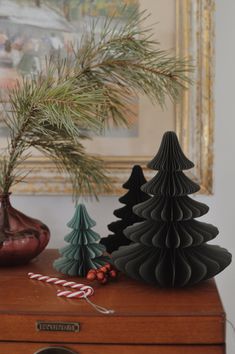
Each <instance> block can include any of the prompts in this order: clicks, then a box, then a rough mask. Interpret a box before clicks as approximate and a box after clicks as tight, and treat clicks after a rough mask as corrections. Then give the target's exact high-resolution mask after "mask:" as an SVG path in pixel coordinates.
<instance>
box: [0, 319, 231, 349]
mask: <svg viewBox="0 0 235 354" xmlns="http://www.w3.org/2000/svg"><path fill="white" fill-rule="evenodd" d="M39 320H40V322H45V323H49V324H50V323H60V322H62V323H63V322H70V323H73V322H78V323H79V327H80V328H79V331H78V332H70V331H68V332H64V331H63V332H61V331H50V330H49V331H47V330H46V331H38V330H37V322H38V321H39ZM223 336H224V319H223V318H222V317H219V316H213V317H207V316H177V317H176V316H172V317H169V316H158V317H149V316H148V317H145V316H142V317H138V316H130V317H127V316H124V317H123V316H120V317H119V316H107V317H104V316H86V317H83V316H71V315H70V316H69V317H65V316H61V315H59V316H55V315H54V316H47V315H27V316H23V315H22V316H21V315H19V314H18V315H17V316H15V315H3V314H2V315H1V321H0V339H1V340H2V341H19V342H30V341H31V342H51V341H53V342H55V343H58V342H59V343H62V342H63V343H91V344H92V343H100V344H105V343H106V344H120V343H123V344H217V345H218V344H223V343H224V340H223Z"/></svg>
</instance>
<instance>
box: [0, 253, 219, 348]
mask: <svg viewBox="0 0 235 354" xmlns="http://www.w3.org/2000/svg"><path fill="white" fill-rule="evenodd" d="M56 257H58V254H57V251H55V250H46V251H44V253H42V255H41V256H40V257H38V259H36V260H34V261H33V262H31V263H30V264H28V265H27V266H21V267H17V268H0V354H33V353H41V350H42V349H43V348H51V347H61V348H66V349H67V350H66V351H60V350H59V349H58V348H57V349H56V350H55V349H48V350H47V351H45V352H44V351H42V353H43V354H44V353H45V354H62V353H63V354H64V353H79V354H222V353H223V354H224V353H225V343H224V342H225V314H224V310H223V307H222V304H221V301H220V298H219V294H218V291H217V288H216V285H215V282H214V281H213V280H211V281H207V282H204V283H202V284H199V285H198V286H195V287H192V288H186V289H176V290H163V289H157V288H153V287H151V286H148V285H146V284H141V283H138V282H136V281H133V280H130V279H127V278H126V277H124V276H120V278H119V279H118V280H117V281H116V282H113V283H109V284H108V285H106V286H102V285H99V284H94V287H95V294H94V295H93V296H92V301H93V302H95V303H97V304H99V305H102V306H104V307H106V308H109V309H114V310H115V314H113V315H102V314H99V313H98V312H96V311H95V310H94V309H93V308H92V307H91V306H90V305H89V304H87V303H86V302H85V300H76V299H74V300H68V299H65V298H57V297H56V290H57V289H58V287H55V286H54V285H47V284H45V283H42V282H39V281H36V280H30V279H28V277H27V273H28V272H35V273H41V274H46V275H52V276H59V277H62V276H61V275H60V274H58V273H56V271H55V270H54V269H53V268H52V261H53V259H55V258H56ZM70 279H72V278H70ZM75 280H76V281H79V279H77V278H76V279H75ZM81 281H82V282H86V281H85V280H84V279H82V280H81ZM61 323H65V325H63V324H62V325H61ZM66 323H69V325H68V324H67V325H66ZM78 324H79V325H78ZM78 326H79V331H76V332H73V330H77V329H78ZM39 328H41V330H39ZM53 328H54V329H57V331H55V330H51V329H53ZM42 329H43V330H42ZM45 329H46V330H45ZM58 329H60V330H59V331H58ZM61 329H63V330H62V331H61Z"/></svg>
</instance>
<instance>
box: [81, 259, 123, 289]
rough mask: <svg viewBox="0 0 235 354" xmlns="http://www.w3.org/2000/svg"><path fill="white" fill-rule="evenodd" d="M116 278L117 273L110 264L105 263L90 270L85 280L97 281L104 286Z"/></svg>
mask: <svg viewBox="0 0 235 354" xmlns="http://www.w3.org/2000/svg"><path fill="white" fill-rule="evenodd" d="M115 278H117V271H116V269H114V268H113V266H112V265H111V264H110V263H106V264H105V265H104V266H103V267H101V268H98V269H91V270H89V272H88V273H87V279H88V280H91V281H94V280H98V281H99V282H100V283H101V284H106V283H107V282H108V280H110V279H115Z"/></svg>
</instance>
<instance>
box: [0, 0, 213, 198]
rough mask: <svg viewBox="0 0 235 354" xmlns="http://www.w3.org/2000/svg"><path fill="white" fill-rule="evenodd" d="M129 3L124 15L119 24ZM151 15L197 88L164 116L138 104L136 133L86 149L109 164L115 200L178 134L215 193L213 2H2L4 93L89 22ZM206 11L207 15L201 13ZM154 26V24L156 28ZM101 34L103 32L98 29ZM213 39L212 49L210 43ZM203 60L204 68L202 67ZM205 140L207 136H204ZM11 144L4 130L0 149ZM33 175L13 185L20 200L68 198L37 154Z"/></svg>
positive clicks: (64, 179)
mask: <svg viewBox="0 0 235 354" xmlns="http://www.w3.org/2000/svg"><path fill="white" fill-rule="evenodd" d="M124 4H126V8H125V14H124V15H123V14H122V18H120V14H121V9H122V8H123V5H124ZM137 5H138V6H139V8H140V10H144V9H147V10H148V12H149V13H151V17H150V18H149V19H147V22H146V25H151V26H152V27H153V28H154V31H155V33H156V39H158V40H159V41H160V45H161V48H162V49H171V50H172V51H176V53H177V54H178V55H182V56H184V57H189V58H191V59H193V60H195V65H196V70H195V73H194V77H193V79H194V81H195V85H194V86H192V87H190V88H189V90H188V91H187V92H185V94H184V96H183V98H182V102H181V103H180V104H178V105H177V107H175V106H174V105H173V104H172V103H171V102H169V101H167V103H166V108H165V109H164V110H162V109H161V108H160V107H158V106H153V105H152V104H151V103H150V102H149V100H148V99H147V98H146V97H139V99H138V100H137V99H134V98H133V107H132V111H134V113H135V114H134V115H132V117H130V119H131V121H130V129H121V128H120V129H117V128H115V129H114V128H112V127H111V128H110V129H109V130H108V131H106V132H105V134H104V135H102V136H95V137H93V139H92V140H91V141H88V142H87V143H86V148H87V150H88V152H90V153H97V152H98V153H99V155H100V156H101V158H102V159H103V160H104V161H105V164H106V168H107V169H108V172H109V175H110V178H111V181H112V186H113V188H112V192H111V194H118V193H119V192H120V191H121V186H122V184H123V182H124V181H125V180H126V179H127V178H128V176H129V173H130V169H131V167H132V166H133V164H141V165H142V166H143V168H144V170H145V174H146V177H147V178H148V176H150V174H151V172H150V171H148V170H147V169H146V164H147V162H148V161H149V160H150V159H151V157H152V156H153V155H154V154H155V152H156V151H157V149H158V147H159V143H160V140H161V137H162V135H163V133H164V132H165V131H167V130H176V131H177V133H178V136H179V138H180V141H181V143H182V146H183V149H184V150H185V152H186V154H187V155H188V156H189V158H190V159H191V160H193V161H194V162H195V169H194V170H193V172H192V178H193V179H194V180H196V181H197V182H198V183H200V184H201V185H202V191H203V192H204V193H211V192H212V167H213V166H212V162H213V158H212V157H213V151H212V148H211V146H212V145H211V144H212V142H213V99H212V98H213V44H212V43H213V11H211V10H212V9H213V1H211V0H195V1H193V0H182V1H181V0H158V1H156V0H145V1H144V0H140V1H137V0H112V1H109V0H93V1H91V0H66V1H64V0H50V1H49V0H48V1H47V0H0V18H1V22H0V91H2V94H3V95H2V96H3V97H4V93H5V88H6V87H9V86H10V87H12V86H14V84H15V80H16V79H17V78H19V77H21V74H24V75H27V74H28V73H34V71H35V72H36V71H37V70H38V69H40V68H42V66H43V65H44V64H43V63H44V57H45V55H48V54H53V53H56V52H57V51H60V52H62V53H63V51H64V52H65V53H66V52H67V51H69V50H70V49H71V48H70V45H71V42H73V41H75V40H79V38H80V36H81V34H82V32H83V31H84V27H86V25H87V23H89V22H90V20H91V19H94V18H98V17H99V18H102V17H105V16H109V15H110V14H112V13H114V11H115V14H116V16H117V19H118V21H120V20H121V21H125V18H126V17H128V15H129V12H131V11H132V10H133V8H135V7H136V6H137ZM200 11H201V12H200ZM156 22H157V24H155V25H152V24H153V23H156ZM97 31H99V27H97ZM209 41H210V43H209ZM202 58H203V63H202ZM202 134H203V137H202ZM6 138H7V131H6V129H5V127H4V126H3V125H2V126H1V136H0V147H2V146H4V143H5V141H6ZM25 164H26V165H27V168H29V169H30V170H31V173H30V175H29V176H28V177H27V180H26V183H21V184H18V185H16V186H15V188H14V193H15V194H17V193H19V194H70V193H71V192H72V189H71V185H70V183H69V180H68V176H66V175H61V174H59V173H58V172H57V170H56V168H55V166H54V165H53V163H52V162H50V161H49V160H48V159H47V158H45V157H43V156H41V155H39V154H38V153H36V152H33V155H32V157H31V158H30V159H29V160H28V161H26V162H25Z"/></svg>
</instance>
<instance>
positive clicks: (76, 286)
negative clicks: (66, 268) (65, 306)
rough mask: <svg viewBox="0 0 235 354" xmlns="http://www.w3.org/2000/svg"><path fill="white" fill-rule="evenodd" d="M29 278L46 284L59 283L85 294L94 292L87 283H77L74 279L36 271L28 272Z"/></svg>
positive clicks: (89, 294)
mask: <svg viewBox="0 0 235 354" xmlns="http://www.w3.org/2000/svg"><path fill="white" fill-rule="evenodd" d="M28 276H29V278H30V279H34V280H40V281H43V282H45V283H47V284H54V285H61V286H64V287H70V288H72V289H76V290H78V291H82V292H83V293H84V292H85V293H86V295H87V296H91V295H93V294H94V289H93V288H92V287H91V286H89V285H84V284H79V283H76V282H74V281H67V280H64V279H60V278H53V277H49V276H48V275H42V274H37V273H28Z"/></svg>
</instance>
